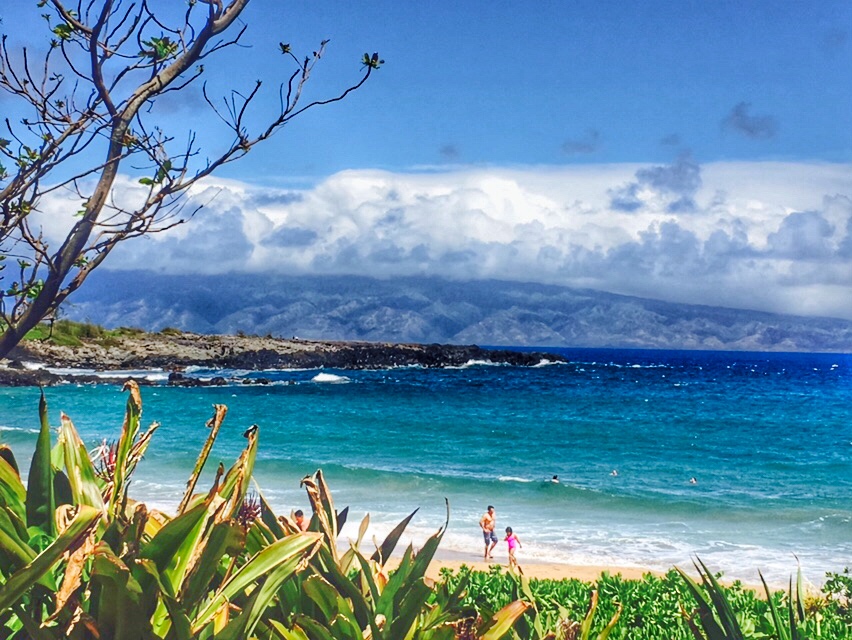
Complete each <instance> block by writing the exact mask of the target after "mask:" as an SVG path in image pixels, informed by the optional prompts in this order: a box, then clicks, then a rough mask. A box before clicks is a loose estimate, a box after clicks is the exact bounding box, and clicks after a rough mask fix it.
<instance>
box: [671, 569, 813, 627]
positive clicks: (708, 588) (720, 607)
mask: <svg viewBox="0 0 852 640" xmlns="http://www.w3.org/2000/svg"><path fill="white" fill-rule="evenodd" d="M693 564H694V565H695V569H696V571H698V575H699V577H700V579H701V585H700V586H699V584H698V583H697V582H696V581H695V580H693V579H692V578H691V577H690V576H689V575H688V574H687V573H685V572H684V571H683V570H682V569H680V568H678V569H677V571H678V573H680V575H681V577H682V578H683V580H684V582H685V583H686V586H687V588H688V590H689V592H690V593H691V594H692V596H693V597H694V598H695V601H696V603H697V604H698V607H697V609H695V611H693V612H689V611H687V610H685V609H684V610H683V616H684V618H685V619H686V621H687V624H688V625H689V628H690V630H691V631H692V634H693V635H694V636H695V638H696V640H741V639H742V638H747V637H752V634H751V630H746V629H744V628H743V626H742V625H741V624H740V621H739V619H738V618H737V616H736V614H735V612H734V609H733V607H732V606H731V603H730V602H729V601H728V598H727V596H726V595H725V589H724V587H722V585H720V584H719V581H718V580H717V579H716V577H715V576H714V575H713V573H712V572H711V571H710V570H709V569H708V568H707V566H706V565H705V564H704V563H703V562H702V561H701V559H699V558H696V560H695V562H694V563H693ZM758 573H759V575H760V580H761V582H762V583H763V589H764V591H765V592H766V602H767V606H768V608H769V616H768V619H769V621H770V624H771V627H772V628H771V629H770V633H771V636H769V637H774V638H778V640H805V639H806V638H807V637H808V635H807V633H806V627H807V619H806V613H805V607H804V602H805V599H804V590H803V589H802V570H801V567H799V570H798V573H797V579H796V589H795V591H794V590H793V579H792V578H790V587H789V591H788V594H787V611H786V616H783V615H782V614H781V612H780V611H779V609H778V606H777V605H776V604H775V600H774V599H773V594H772V591H771V590H770V589H769V585H767V584H766V580H765V579H764V578H763V574H762V573H760V572H758ZM702 587H703V588H702ZM696 616H697V618H698V619H697V620H696Z"/></svg>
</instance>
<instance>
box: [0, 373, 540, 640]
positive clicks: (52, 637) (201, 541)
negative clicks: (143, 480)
mask: <svg viewBox="0 0 852 640" xmlns="http://www.w3.org/2000/svg"><path fill="white" fill-rule="evenodd" d="M125 389H126V390H127V391H128V392H129V395H128V400H127V408H126V412H125V418H124V423H123V425H122V429H121V434H120V437H119V438H118V440H117V443H116V444H115V445H114V446H113V447H111V448H110V450H109V453H108V456H107V460H105V461H103V460H102V461H101V462H100V463H99V464H96V463H95V462H93V460H92V456H90V454H89V452H88V451H87V450H86V448H85V446H84V444H83V442H82V440H81V439H80V437H79V435H78V433H77V431H76V429H75V428H74V425H73V423H72V422H71V420H70V418H68V417H67V416H66V415H65V414H62V416H61V426H60V429H59V438H58V443H57V444H56V446H55V447H54V448H53V449H51V438H50V427H49V422H48V418H47V406H46V402H45V400H44V395H43V394H42V398H41V401H40V404H39V415H40V421H41V428H40V430H39V435H38V439H37V443H36V449H35V453H34V454H33V460H32V464H31V466H30V472H29V475H28V478H27V486H26V488H25V487H24V485H23V482H22V480H21V477H20V474H19V472H18V465H17V463H16V461H15V458H14V455H13V454H12V452H11V451H10V450H8V449H7V448H2V447H0V637H3V638H9V639H10V640H18V639H21V640H22V639H24V638H32V639H34V640H58V639H59V638H71V639H72V640H76V639H81V640H82V639H88V638H94V639H101V638H102V639H107V638H109V639H114V640H148V639H155V638H169V639H174V640H190V639H193V640H194V639H196V638H197V639H201V640H204V639H206V638H216V639H217V640H237V639H243V638H280V639H282V640H330V639H332V638H333V639H335V640H336V639H340V640H347V639H351V640H364V639H366V638H370V639H372V640H385V639H387V640H450V639H451V638H455V637H456V631H457V630H458V625H457V623H458V622H459V621H460V620H463V619H466V618H467V619H469V617H470V612H467V611H465V610H463V608H462V607H461V606H460V602H461V600H462V596H463V592H464V584H460V585H458V586H457V587H456V588H455V589H453V590H452V591H451V590H450V589H449V587H447V586H446V585H438V586H437V587H434V586H432V585H430V584H429V582H428V581H427V579H426V568H427V567H428V565H429V562H430V561H431V559H432V558H433V556H434V554H435V551H436V549H437V547H438V544H439V543H440V540H441V538H442V536H443V532H444V530H445V528H446V524H445V525H444V527H442V528H441V529H439V530H438V531H437V532H436V533H435V534H434V535H432V536H431V537H430V538H429V539H428V540H427V541H426V543H425V544H424V545H423V547H422V548H421V549H420V550H419V551H418V552H416V553H415V551H414V549H413V548H412V547H411V546H409V547H408V548H407V549H406V550H405V552H404V553H403V556H402V559H401V560H400V561H399V563H398V564H397V565H396V566H395V568H394V569H393V570H391V565H389V564H388V562H389V559H390V557H391V554H392V553H393V551H394V549H395V548H396V546H397V543H398V541H399V539H400V537H401V536H402V534H403V531H404V529H405V527H406V526H407V524H408V523H409V521H410V520H411V518H412V517H413V516H414V513H412V514H411V515H410V516H408V517H407V518H405V519H404V520H403V521H402V522H400V524H399V525H398V526H397V527H396V528H395V529H394V530H393V531H391V533H390V534H389V535H388V536H387V538H386V539H385V540H384V541H383V542H382V543H381V544H379V545H377V546H376V549H375V552H374V553H372V554H370V555H369V556H368V555H367V554H365V553H363V552H362V551H361V549H360V545H361V543H362V541H363V537H364V535H365V533H366V530H367V527H368V525H369V516H367V517H365V518H364V520H363V521H362V523H361V526H360V528H359V535H358V538H357V540H356V541H354V542H350V544H349V548H348V549H346V550H345V551H343V552H341V549H340V547H339V541H338V536H339V532H340V529H341V528H342V526H343V524H344V522H345V520H346V517H347V514H348V510H347V509H344V510H342V511H341V512H337V511H336V510H335V507H334V503H333V500H332V497H331V492H330V491H329V489H328V486H327V485H326V483H325V480H324V478H323V475H322V472H321V471H317V472H316V473H315V474H314V475H313V476H308V477H306V478H305V479H304V480H303V481H302V485H303V486H304V487H305V489H306V491H307V493H308V498H309V500H310V502H311V506H312V508H313V516H312V518H311V523H310V526H309V530H308V531H306V532H302V531H301V530H300V529H299V528H298V527H297V526H296V525H295V523H292V522H290V521H289V520H288V519H287V518H286V517H282V518H281V519H278V518H276V517H275V514H274V513H273V512H272V510H271V509H270V508H269V505H268V504H267V503H266V501H265V500H264V499H263V495H262V494H261V493H257V494H256V496H255V495H251V496H249V497H248V498H247V491H248V488H249V484H250V482H251V479H252V471H253V468H254V461H255V457H256V453H257V447H258V432H259V430H258V428H257V427H256V426H252V427H251V428H250V429H248V430H247V431H246V432H245V434H244V435H245V437H246V439H247V444H246V446H245V449H244V450H243V452H242V453H241V455H240V456H239V458H238V459H237V461H236V462H235V463H234V464H233V465H232V466H231V468H230V469H229V470H228V471H227V472H226V471H225V469H224V467H223V465H222V464H221V463H220V464H219V467H218V470H217V473H216V475H215V479H214V480H213V483H212V486H211V487H210V488H209V490H207V491H206V492H204V493H195V487H196V485H197V482H198V478H199V476H200V474H201V472H202V470H203V468H204V466H205V465H206V463H207V459H208V457H209V455H210V451H211V448H212V445H213V441H214V440H215V438H216V435H217V434H218V432H219V428H220V427H221V426H222V422H223V420H224V418H225V415H226V413H227V409H226V407H224V405H216V406H215V407H214V408H215V413H214V416H213V418H211V420H210V421H209V422H208V427H210V433H209V435H208V437H207V441H206V443H205V445H204V446H203V448H202V451H201V453H200V455H199V457H198V461H197V463H196V465H195V467H194V469H193V471H192V473H191V475H190V479H189V481H188V482H187V489H186V493H185V495H184V497H183V499H182V500H181V503H180V506H179V507H178V510H177V513H176V514H175V516H174V517H169V516H167V515H165V514H162V513H158V512H149V511H148V510H147V508H146V507H145V505H144V504H141V503H136V502H134V501H132V500H131V499H130V498H129V496H128V494H127V488H128V486H129V479H130V476H131V474H132V473H133V470H134V469H135V468H136V466H137V464H138V462H139V461H140V460H141V458H142V456H143V455H144V453H145V451H146V449H147V448H148V446H149V444H150V442H151V437H152V435H153V434H154V432H155V431H156V429H157V425H156V423H155V424H153V425H151V427H150V428H149V429H147V430H146V431H144V432H141V430H140V419H141V413H142V399H141V395H140V393H139V388H138V386H137V385H136V384H135V383H134V382H130V383H128V384H127V385H126V387H125ZM448 517H449V509H448ZM528 606H529V605H528V604H527V603H526V602H524V601H523V600H521V599H518V600H517V601H515V602H513V603H512V604H510V605H508V606H507V607H505V608H504V609H503V610H501V611H500V612H498V613H497V614H496V615H494V616H493V618H490V619H489V620H485V621H478V622H477V624H475V625H474V629H473V633H474V634H475V635H474V636H473V637H476V638H481V639H483V640H498V638H501V637H503V636H504V635H505V634H506V633H507V632H508V631H509V630H510V629H511V627H512V625H513V624H514V623H515V622H516V621H517V620H518V618H519V617H520V616H521V615H522V614H523V612H524V611H525V610H526V609H527V607H528Z"/></svg>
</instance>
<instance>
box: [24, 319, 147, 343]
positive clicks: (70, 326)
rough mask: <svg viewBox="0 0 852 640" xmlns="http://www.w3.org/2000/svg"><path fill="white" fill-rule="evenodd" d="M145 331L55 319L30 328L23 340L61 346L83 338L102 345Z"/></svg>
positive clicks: (78, 341) (77, 341)
mask: <svg viewBox="0 0 852 640" xmlns="http://www.w3.org/2000/svg"><path fill="white" fill-rule="evenodd" d="M144 333H145V332H144V331H143V330H142V329H137V328H133V327H119V328H118V329H105V328H104V327H102V326H100V325H97V324H93V323H91V322H74V321H72V320H57V321H55V322H54V323H53V326H52V327H51V325H50V323H47V322H44V323H41V324H39V325H38V326H36V327H35V328H34V329H32V330H31V331H30V332H29V333H27V335H26V336H25V337H24V340H39V341H42V342H49V343H51V344H55V345H58V346H62V347H79V346H80V345H82V344H83V341H84V340H90V341H94V342H95V343H97V344H100V345H103V346H107V347H108V346H113V345H115V344H118V339H119V338H122V337H125V336H131V337H132V336H139V335H143V334H144Z"/></svg>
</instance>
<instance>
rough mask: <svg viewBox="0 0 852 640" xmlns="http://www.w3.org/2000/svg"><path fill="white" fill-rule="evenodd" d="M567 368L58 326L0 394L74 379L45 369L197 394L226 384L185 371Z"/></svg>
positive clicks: (469, 356)
mask: <svg viewBox="0 0 852 640" xmlns="http://www.w3.org/2000/svg"><path fill="white" fill-rule="evenodd" d="M564 360H565V358H563V357H562V356H559V355H555V354H550V353H544V352H521V351H512V350H507V349H485V348H482V347H479V346H477V345H449V344H413V343H409V344H395V343H390V342H363V341H321V340H301V339H299V338H296V337H293V338H289V339H284V338H275V337H272V336H265V337H261V336H249V335H245V334H242V333H239V334H237V335H202V334H197V333H190V332H184V331H180V330H177V329H173V328H167V329H164V330H162V331H159V332H155V333H149V332H145V331H142V330H141V329H131V328H121V329H115V330H107V329H104V328H103V327H100V326H97V325H92V324H88V323H75V322H70V321H59V322H57V323H56V326H55V327H54V329H53V332H52V333H51V332H50V329H49V328H48V327H47V326H42V327H40V328H39V330H38V331H37V332H35V333H34V335H32V336H31V337H30V339H28V340H25V341H24V342H22V343H21V344H20V345H19V346H18V347H17V348H16V349H15V350H14V351H13V352H12V353H11V354H10V358H9V360H8V361H7V363H6V366H4V367H0V386H29V385H51V384H58V383H61V382H64V381H66V380H68V379H69V378H70V377H71V376H70V375H69V374H60V373H51V372H50V371H48V370H47V368H48V367H49V368H53V369H77V370H85V369H90V370H94V371H114V370H150V369H161V370H166V371H170V372H171V375H170V376H169V383H170V384H174V385H178V386H197V385H199V384H227V383H228V381H227V380H226V379H224V378H221V377H215V378H212V379H210V380H206V381H203V382H202V381H199V380H198V378H190V377H187V376H184V375H183V373H182V372H183V371H184V370H185V369H186V368H187V367H202V368H205V369H214V370H215V369H246V370H249V371H258V372H261V371H263V370H264V369H318V368H331V369H384V368H389V367H404V366H420V367H429V368H438V367H458V366H462V365H465V364H467V363H469V362H476V361H484V362H490V363H494V364H506V365H515V366H535V365H537V364H540V363H541V362H543V361H545V362H546V361H550V362H561V361H564ZM126 377H127V376H123V377H120V376H117V377H116V378H115V379H113V378H110V377H107V378H104V377H103V376H93V375H89V376H86V375H74V376H73V378H74V380H76V381H83V382H119V381H123V380H124V379H126ZM251 380H252V379H250V381H251ZM253 381H256V382H258V383H263V382H264V379H263V376H262V375H259V376H257V377H255V378H254V379H253Z"/></svg>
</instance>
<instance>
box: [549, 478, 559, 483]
mask: <svg viewBox="0 0 852 640" xmlns="http://www.w3.org/2000/svg"><path fill="white" fill-rule="evenodd" d="M550 481H551V482H552V483H553V484H559V476H553V477H552V478H551V479H550Z"/></svg>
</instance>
